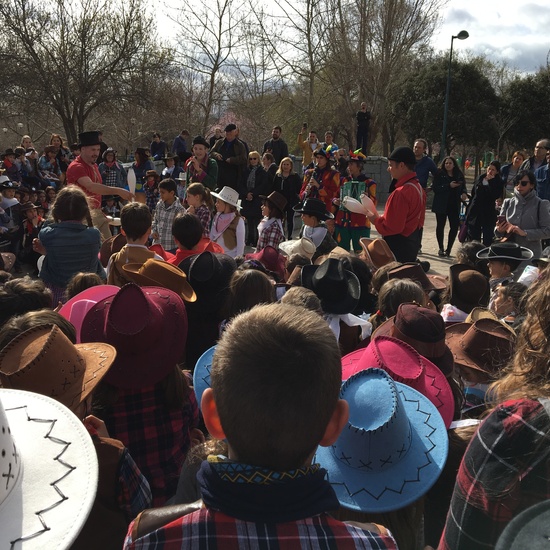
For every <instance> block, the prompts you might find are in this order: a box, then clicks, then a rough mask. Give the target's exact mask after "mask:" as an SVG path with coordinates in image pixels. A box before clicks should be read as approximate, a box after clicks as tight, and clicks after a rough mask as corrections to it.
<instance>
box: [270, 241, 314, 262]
mask: <svg viewBox="0 0 550 550" xmlns="http://www.w3.org/2000/svg"><path fill="white" fill-rule="evenodd" d="M279 249H280V250H281V252H282V253H283V254H285V255H286V256H292V254H300V255H302V256H305V257H306V258H307V259H308V260H311V258H312V257H313V254H315V251H316V250H317V247H316V246H315V243H314V242H313V241H312V240H311V239H308V238H307V237H302V238H301V239H293V240H290V241H284V242H282V243H281V244H280V245H279Z"/></svg>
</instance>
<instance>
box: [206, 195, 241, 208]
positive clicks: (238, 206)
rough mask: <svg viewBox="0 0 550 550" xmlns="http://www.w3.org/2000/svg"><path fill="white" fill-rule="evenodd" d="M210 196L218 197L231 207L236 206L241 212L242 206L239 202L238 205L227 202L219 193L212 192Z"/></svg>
mask: <svg viewBox="0 0 550 550" xmlns="http://www.w3.org/2000/svg"><path fill="white" fill-rule="evenodd" d="M210 194H211V195H212V196H213V197H216V198H217V199H220V200H221V201H223V202H225V203H227V204H230V205H231V206H234V207H235V208H238V209H239V210H240V208H241V206H240V205H239V201H238V200H237V202H236V203H233V202H229V201H228V200H227V198H224V197H222V196H221V195H220V194H219V193H215V192H214V191H211V192H210Z"/></svg>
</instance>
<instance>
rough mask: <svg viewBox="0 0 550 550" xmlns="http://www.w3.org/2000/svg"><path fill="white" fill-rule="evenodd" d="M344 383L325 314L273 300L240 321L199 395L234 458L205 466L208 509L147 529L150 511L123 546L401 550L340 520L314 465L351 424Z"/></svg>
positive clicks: (379, 532)
mask: <svg viewBox="0 0 550 550" xmlns="http://www.w3.org/2000/svg"><path fill="white" fill-rule="evenodd" d="M341 379H342V371H341V364H340V353H339V351H338V346H337V343H336V339H335V338H334V336H333V335H332V333H331V331H330V329H329V328H328V327H327V325H326V323H325V322H324V321H323V319H322V318H321V317H320V316H319V315H318V314H316V313H313V312H311V311H307V310H306V309H305V308H298V307H293V306H288V305H283V304H270V305H261V306H258V307H255V308H253V309H252V310H250V311H248V312H246V313H243V314H242V315H239V316H238V317H236V318H235V319H234V320H233V321H232V323H231V324H230V325H229V326H228V328H227V330H226V331H225V332H224V334H223V335H222V337H221V339H220V341H219V343H218V345H217V348H216V351H215V353H214V358H213V363H212V369H211V385H212V387H211V388H208V389H206V390H205V391H204V393H203V395H202V401H201V403H202V413H203V416H204V420H205V424H206V426H207V428H208V430H209V432H210V434H211V435H212V436H213V437H215V438H217V439H227V445H228V453H227V454H228V456H220V455H218V456H209V457H208V459H207V460H206V461H204V462H203V463H202V466H201V468H200V470H199V472H198V474H197V480H198V482H199V486H200V490H201V494H202V499H203V504H204V505H203V506H202V507H200V509H196V508H195V511H192V512H191V513H188V514H187V515H183V516H182V511H181V508H179V507H170V508H167V509H165V510H162V511H160V510H157V511H155V513H156V514H157V518H156V519H157V521H156V522H154V524H150V525H149V526H148V528H147V527H145V523H144V518H145V517H147V516H148V515H150V514H147V512H146V513H145V515H142V516H138V518H137V519H136V520H135V521H134V523H133V524H132V525H131V526H130V528H129V530H128V535H127V538H126V542H125V548H126V549H132V548H147V547H150V548H152V547H154V546H155V545H158V544H163V543H164V542H165V541H170V543H171V544H172V545H173V547H174V548H206V547H208V546H209V545H210V544H214V543H215V544H216V545H217V547H219V548H259V547H260V546H265V547H266V548H267V547H269V548H317V547H321V548H325V547H328V545H330V547H331V548H363V549H369V548H377V549H388V548H396V546H395V541H394V540H393V538H392V536H391V535H390V534H389V533H388V531H387V530H386V529H384V528H382V527H379V526H376V525H374V524H368V525H367V524H365V525H359V524H354V525H351V524H345V523H343V522H341V521H338V520H335V519H334V518H332V517H331V516H330V515H329V513H328V512H329V511H330V510H336V509H337V508H338V507H339V503H338V500H337V499H336V496H335V493H334V490H333V489H332V488H331V486H330V484H329V483H328V481H326V479H325V474H326V472H325V470H323V469H322V468H320V467H319V465H318V464H312V457H313V455H314V453H315V451H316V449H317V446H318V445H323V446H330V445H332V444H333V443H334V442H335V441H336V439H337V438H338V435H339V434H340V431H341V430H342V428H343V427H344V426H345V425H346V423H347V419H348V404H347V402H345V401H343V400H339V392H340V385H341ZM297 420H299V421H297ZM187 510H189V506H188V507H187ZM147 519H149V518H148V517H147ZM155 529H156V530H155ZM161 541H163V542H162V543H161ZM327 541H330V543H328V542H327Z"/></svg>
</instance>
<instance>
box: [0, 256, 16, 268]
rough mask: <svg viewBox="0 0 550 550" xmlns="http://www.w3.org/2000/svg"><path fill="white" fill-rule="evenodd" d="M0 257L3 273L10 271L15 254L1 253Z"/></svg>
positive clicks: (13, 263)
mask: <svg viewBox="0 0 550 550" xmlns="http://www.w3.org/2000/svg"><path fill="white" fill-rule="evenodd" d="M0 256H2V261H3V262H4V271H11V270H12V268H13V266H14V265H15V254H12V253H11V252H2V253H0Z"/></svg>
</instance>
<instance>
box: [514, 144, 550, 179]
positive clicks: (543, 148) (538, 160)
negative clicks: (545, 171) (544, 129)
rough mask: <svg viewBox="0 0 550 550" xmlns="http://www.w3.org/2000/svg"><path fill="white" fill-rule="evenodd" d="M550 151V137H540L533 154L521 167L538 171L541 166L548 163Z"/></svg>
mask: <svg viewBox="0 0 550 550" xmlns="http://www.w3.org/2000/svg"><path fill="white" fill-rule="evenodd" d="M548 151H550V139H548V138H544V139H539V141H537V144H536V145H535V150H534V154H533V156H532V157H529V158H528V159H527V160H526V161H524V162H523V164H522V165H521V169H522V170H531V172H536V171H537V170H538V169H539V168H540V167H542V166H544V165H545V164H546V162H547V161H546V153H547V152H548Z"/></svg>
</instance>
